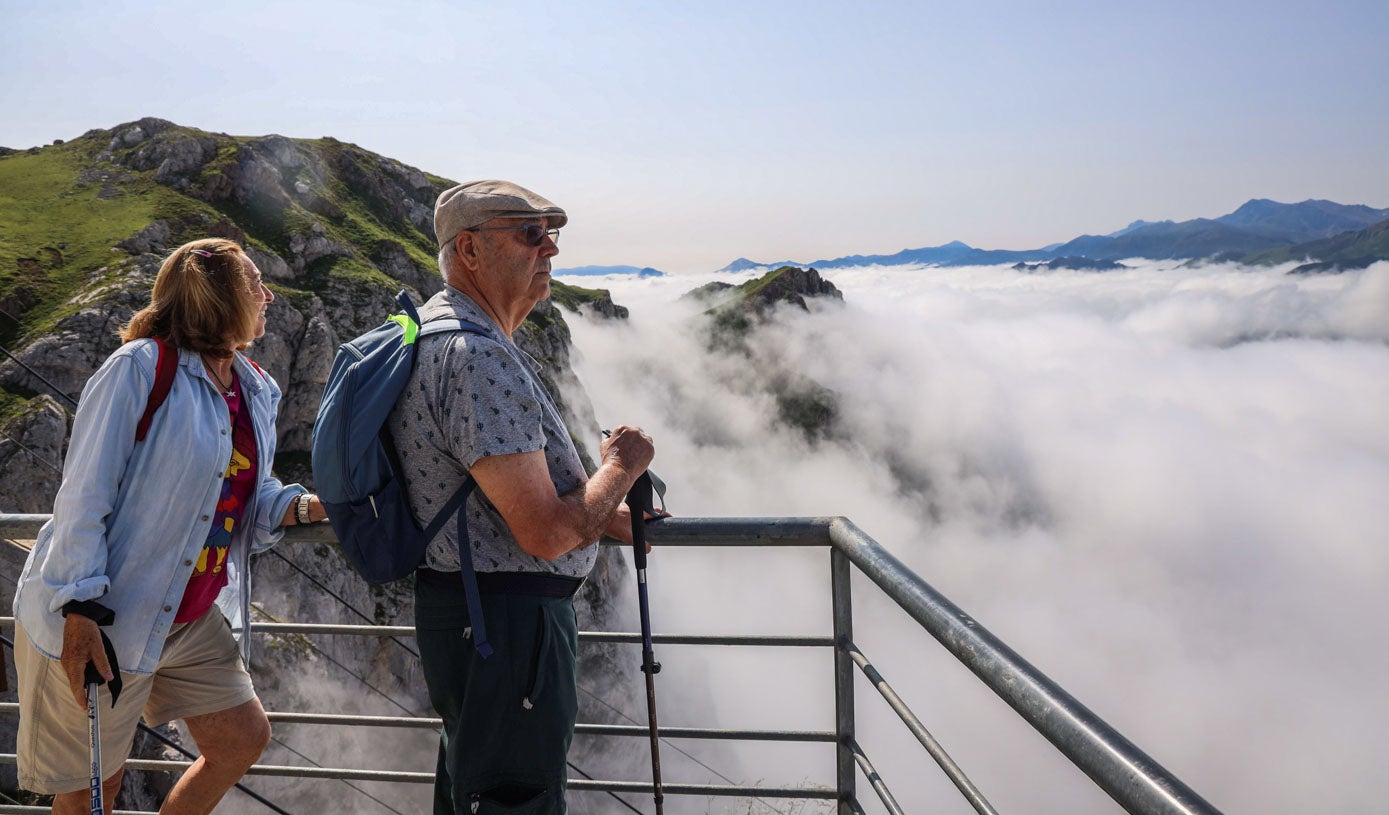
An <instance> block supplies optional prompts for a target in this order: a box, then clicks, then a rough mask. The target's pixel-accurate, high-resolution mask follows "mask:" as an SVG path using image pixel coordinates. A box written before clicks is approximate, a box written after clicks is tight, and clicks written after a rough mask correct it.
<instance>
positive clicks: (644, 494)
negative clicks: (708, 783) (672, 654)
mask: <svg viewBox="0 0 1389 815" xmlns="http://www.w3.org/2000/svg"><path fill="white" fill-rule="evenodd" d="M650 508H651V476H650V475H649V474H648V473H642V474H641V475H640V476H639V477H638V478H637V480H636V482H635V483H634V484H632V489H631V490H629V491H628V492H627V509H628V510H630V511H631V513H632V558H633V560H634V561H635V562H636V567H637V602H638V604H639V605H640V607H641V671H642V673H644V674H646V715H647V719H648V722H649V724H650V728H651V781H652V784H653V790H654V792H655V801H656V815H664V813H665V810H664V808H663V802H664V801H665V796H664V794H663V793H662V792H661V736H660V731H659V730H657V728H656V674H658V673H660V672H661V663H659V662H657V661H656V654H655V652H654V651H653V649H652V647H651V603H650V600H649V599H648V598H647V594H646V526H645V520H646V511H647V510H648V509H650Z"/></svg>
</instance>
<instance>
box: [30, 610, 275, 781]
mask: <svg viewBox="0 0 1389 815" xmlns="http://www.w3.org/2000/svg"><path fill="white" fill-rule="evenodd" d="M14 641H15V649H14V654H15V659H14V661H15V673H16V674H17V675H18V678H19V733H18V738H17V739H16V742H17V743H16V750H15V752H16V753H18V754H19V785H20V786H21V787H23V788H24V789H27V790H31V791H33V792H37V793H41V794H44V795H54V794H57V793H60V792H73V791H76V790H81V789H86V787H87V783H88V780H89V777H90V773H91V760H92V758H91V734H90V731H89V730H88V721H87V712H86V711H85V710H84V709H82V708H79V707H78V706H77V703H76V702H75V701H74V700H73V698H72V689H71V688H70V687H69V686H68V679H67V674H65V673H63V666H62V664H60V663H59V662H58V661H57V660H56V659H49V658H47V657H45V656H44V655H43V654H40V653H39V652H38V651H37V650H35V649H34V646H33V644H32V643H30V642H29V637H28V636H27V635H26V634H25V633H24V629H23V627H22V626H20V625H18V624H16V625H15V638H14ZM121 680H122V681H123V682H124V683H125V686H124V688H122V690H121V697H120V701H119V702H118V703H117V704H116V707H115V708H114V709H113V708H112V707H111V693H110V691H109V690H108V689H107V686H106V685H102V686H101V688H100V690H99V697H100V705H101V715H100V717H99V722H100V725H101V777H102V778H103V779H106V778H110V777H111V776H112V775H113V774H114V773H115V772H116V770H118V769H120V767H121V765H122V764H124V763H125V760H126V758H127V757H128V756H129V755H130V746H131V744H132V743H133V742H134V740H135V730H136V725H137V724H138V723H139V721H140V717H141V715H143V716H144V719H145V721H146V722H147V723H149V724H151V725H159V724H163V723H165V722H169V721H173V720H174V719H187V718H190V717H192V716H202V715H205V714H208V713H216V712H218V711H221V710H228V709H230V708H234V707H236V706H237V705H240V704H244V703H246V702H249V701H251V700H252V699H254V698H256V691H255V688H253V687H252V686H251V676H250V674H248V673H246V668H245V666H244V665H242V663H241V654H240V651H239V650H238V649H237V647H236V640H235V638H234V637H232V633H231V628H230V627H229V626H228V625H227V622H226V619H225V618H224V617H223V616H222V612H221V611H219V610H218V609H217V607H216V606H213V607H212V609H211V610H210V611H208V612H207V613H206V614H204V615H203V616H202V617H200V618H198V619H197V620H194V621H193V622H191V623H179V624H175V625H174V627H173V630H172V631H171V632H170V633H169V638H168V639H167V640H165V641H164V651H163V653H162V654H161V655H160V657H159V664H158V665H156V666H155V669H154V673H153V674H129V673H125V672H122V673H121Z"/></svg>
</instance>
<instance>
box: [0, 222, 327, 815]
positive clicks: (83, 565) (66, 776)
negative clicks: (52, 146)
mask: <svg viewBox="0 0 1389 815" xmlns="http://www.w3.org/2000/svg"><path fill="white" fill-rule="evenodd" d="M274 299H275V296H274V295H273V294H272V293H271V292H270V290H269V289H268V288H266V286H265V285H264V284H263V283H262V282H261V276H260V270H259V269H257V268H256V266H255V264H254V263H252V262H251V259H250V258H248V257H247V256H246V254H245V253H244V252H243V251H242V250H241V248H240V247H239V246H237V245H236V244H235V243H233V242H231V241H228V240H222V239H208V240H200V241H194V242H192V243H188V244H185V245H183V246H180V247H179V248H178V249H176V250H174V252H173V254H171V255H170V256H169V257H168V259H167V260H165V261H164V264H163V265H162V266H161V267H160V269H159V275H158V277H157V278H156V279H155V282H154V292H153V297H152V298H151V302H150V305H149V306H148V307H146V308H145V309H143V310H141V311H139V312H138V313H136V314H135V316H134V317H133V318H132V319H131V321H130V323H129V324H128V325H127V326H125V328H124V330H123V331H122V334H121V339H122V340H123V341H124V343H125V344H124V345H122V346H121V347H120V348H119V349H117V350H116V352H115V353H114V354H112V355H111V356H110V357H109V358H108V359H107V360H106V362H105V363H104V364H103V365H102V366H101V368H100V369H98V370H97V372H96V373H95V374H93V375H92V378H91V379H90V380H89V381H88V382H87V385H86V387H85V388H84V389H83V392H82V398H81V401H80V402H79V403H78V407H77V415H76V418H75V419H74V420H73V428H72V439H71V442H70V443H69V447H68V452H67V458H66V460H65V462H64V467H63V483H62V486H61V487H60V488H59V490H58V496H57V498H56V500H55V501H54V504H53V520H52V521H50V522H49V523H48V524H46V525H45V526H44V527H43V529H42V530H40V532H39V534H38V539H37V541H36V542H35V545H34V549H33V551H32V552H31V553H30V555H29V559H28V561H27V562H26V563H25V566H24V572H23V574H22V575H21V577H20V582H19V587H18V589H17V591H16V594H15V602H14V610H15V617H16V619H17V622H18V626H17V628H18V631H19V633H21V634H23V636H17V637H16V638H15V643H16V647H15V663H16V670H17V673H18V675H19V698H20V705H21V707H20V720H19V734H18V749H17V752H18V754H19V781H20V785H21V786H23V787H25V788H27V789H30V790H33V791H35V792H40V793H44V794H55V795H56V797H55V799H54V802H53V812H55V813H60V814H61V813H81V812H87V811H88V793H87V785H88V781H89V775H90V756H89V750H90V741H89V734H88V730H87V717H86V693H85V689H84V687H83V671H84V668H85V667H86V665H87V663H88V662H91V663H93V664H94V665H95V666H96V668H97V670H98V671H99V672H100V673H101V674H102V676H103V677H105V678H106V679H107V680H110V679H111V678H112V677H113V673H112V670H113V666H111V665H109V664H108V661H107V659H106V654H105V651H104V649H103V647H102V644H101V631H102V630H100V629H98V625H97V620H103V618H109V616H110V614H111V613H112V612H114V620H113V621H111V623H110V627H109V628H106V629H104V631H105V633H107V634H108V636H109V638H110V640H111V643H112V645H113V646H114V652H115V655H116V657H117V662H118V663H119V670H120V671H121V678H122V680H123V684H124V689H123V690H122V691H121V693H120V694H119V698H118V701H117V704H115V706H114V707H113V706H112V704H111V698H110V694H109V692H108V690H107V689H106V687H105V686H103V688H102V690H101V702H100V705H101V743H102V750H101V757H102V768H101V774H102V778H103V779H105V781H104V784H103V788H104V790H105V800H106V801H108V802H109V801H112V800H114V797H115V793H116V791H117V790H119V789H120V780H121V767H122V764H123V763H124V761H125V758H126V757H127V756H128V755H129V753H130V747H131V742H132V740H133V738H134V735H135V730H136V725H137V724H138V721H139V718H140V716H141V714H142V713H143V715H144V718H145V720H146V721H148V722H149V723H150V724H162V723H164V722H167V721H172V720H174V719H183V720H184V722H185V723H186V724H187V726H188V730H189V732H190V733H191V734H192V736H193V740H194V741H195V742H197V745H198V749H199V752H200V753H201V754H202V757H201V758H199V759H198V760H197V761H196V762H194V764H193V766H192V767H190V768H189V770H188V771H187V772H186V773H184V775H183V777H182V778H180V779H179V781H178V783H177V784H176V785H175V786H174V788H173V790H172V791H171V792H170V793H169V796H168V798H167V800H166V801H165V803H164V806H163V808H162V809H161V810H160V811H161V812H179V813H184V812H199V813H205V812H210V811H211V810H212V808H213V807H214V806H215V805H216V804H217V802H218V800H220V799H221V797H222V795H223V794H224V793H225V792H226V791H227V790H228V789H229V788H230V787H231V786H232V785H233V784H234V783H236V781H237V780H238V779H239V778H240V777H241V776H242V775H243V774H244V773H245V771H246V769H247V768H249V767H250V766H251V765H252V764H253V763H255V761H256V759H257V758H258V757H259V756H260V753H261V751H262V750H263V749H264V748H265V745H266V744H267V743H268V742H269V739H270V723H269V721H268V720H267V719H266V716H265V711H264V710H263V709H262V708H261V704H260V701H259V699H257V698H256V693H255V689H254V688H253V687H252V685H251V677H250V675H249V674H248V673H247V672H246V667H245V653H244V651H243V650H239V649H238V646H237V644H236V640H235V638H234V636H233V633H232V630H231V625H230V624H229V623H228V620H232V621H234V622H235V623H236V624H237V625H238V626H240V625H241V623H242V621H244V620H245V619H246V617H247V610H248V600H249V596H250V586H249V574H248V572H247V565H248V563H247V561H248V558H249V555H250V554H251V553H252V552H253V551H258V550H260V549H263V548H265V547H268V546H269V545H270V544H272V543H274V542H275V541H276V540H278V539H279V537H280V535H281V534H282V533H281V531H280V527H281V526H284V525H288V524H294V523H297V522H308V521H320V520H323V519H324V517H325V514H324V511H323V508H322V506H321V505H320V504H319V502H318V500H317V498H316V497H315V496H310V495H308V494H307V493H306V492H305V491H304V488H303V487H301V486H299V485H298V484H289V485H283V484H281V483H280V482H279V481H278V480H276V479H275V478H274V477H273V476H272V475H271V474H270V464H271V462H272V461H273V460H274V456H275V410H276V406H277V404H278V403H279V400H280V389H279V387H277V386H276V384H275V381H274V380H273V379H271V378H270V377H269V376H268V375H267V374H266V373H265V372H264V371H262V370H261V369H260V368H259V367H258V366H256V365H255V363H253V362H251V361H249V360H248V359H246V357H244V356H242V355H241V354H240V353H239V352H240V351H241V350H243V349H245V348H246V347H247V345H248V344H249V343H250V342H251V341H252V340H254V339H256V338H258V337H260V336H261V335H263V334H264V333H265V310H266V307H267V306H269V305H270V303H271V301H273V300H274ZM154 337H159V338H162V339H163V340H164V341H165V342H166V345H165V348H166V349H167V350H166V352H165V353H166V354H168V355H170V356H169V357H167V359H168V360H169V362H172V355H173V354H176V355H177V365H176V366H171V365H169V364H168V363H166V365H165V366H163V367H164V368H165V369H166V370H168V369H170V368H172V370H173V380H172V384H171V385H170V387H169V389H168V395H167V396H166V397H165V399H164V401H163V403H162V405H160V406H159V407H158V408H157V410H156V411H155V412H154V414H153V417H152V421H151V422H150V423H149V425H148V431H147V433H146V435H145V436H144V438H143V440H137V438H136V426H137V424H140V421H141V417H142V415H143V414H144V412H145V408H146V405H147V403H149V401H150V397H151V389H152V388H153V386H154V382H155V376H156V372H157V369H158V368H160V367H161V366H160V365H159V363H158V360H159V355H160V350H159V344H158V343H156V342H155V341H154V340H153V339H152V338H154Z"/></svg>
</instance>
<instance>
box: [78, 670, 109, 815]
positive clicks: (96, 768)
mask: <svg viewBox="0 0 1389 815" xmlns="http://www.w3.org/2000/svg"><path fill="white" fill-rule="evenodd" d="M83 679H84V681H85V682H86V683H87V731H88V732H89V733H90V734H91V741H92V777H91V779H90V780H89V783H88V785H87V797H88V798H89V800H90V801H91V805H92V815H105V813H106V807H105V806H103V805H102V803H103V802H102V800H101V712H100V708H99V707H98V705H97V693H96V689H97V688H98V687H100V686H101V683H102V681H103V680H102V678H101V674H99V673H97V672H96V666H95V665H93V664H92V663H90V662H88V663H87V673H86V675H85V676H84V677H83Z"/></svg>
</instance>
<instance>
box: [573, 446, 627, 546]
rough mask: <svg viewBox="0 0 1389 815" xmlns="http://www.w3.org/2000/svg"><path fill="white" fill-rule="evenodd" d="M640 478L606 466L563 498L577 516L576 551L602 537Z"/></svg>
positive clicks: (618, 467) (610, 464)
mask: <svg viewBox="0 0 1389 815" xmlns="http://www.w3.org/2000/svg"><path fill="white" fill-rule="evenodd" d="M639 475H641V473H640V472H637V473H628V472H627V471H626V469H625V468H623V466H622V465H621V464H620V463H617V462H605V463H604V464H603V465H602V466H601V467H599V468H598V470H597V472H595V473H594V474H593V477H591V478H590V479H589V480H587V481H585V482H584V483H582V484H580V485H579V486H577V487H575V488H574V489H572V490H570V491H569V492H567V493H565V494H564V495H562V496H561V498H562V500H564V502H565V503H567V504H569V505H570V506H572V507H573V508H574V509H575V510H576V511H577V513H578V518H579V522H578V524H577V525H578V529H577V532H578V536H579V540H578V542H577V543H576V544H575V545H574V546H573V549H582V548H583V547H585V546H588V545H589V544H591V543H593V542H594V541H596V540H598V539H599V538H601V537H602V536H603V534H604V532H605V531H606V530H607V528H608V525H609V524H610V523H612V519H613V515H615V514H617V510H618V507H620V506H621V505H622V501H623V500H624V499H625V498H626V497H627V491H628V490H630V489H631V488H632V483H633V482H635V481H636V479H637V476H639Z"/></svg>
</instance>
